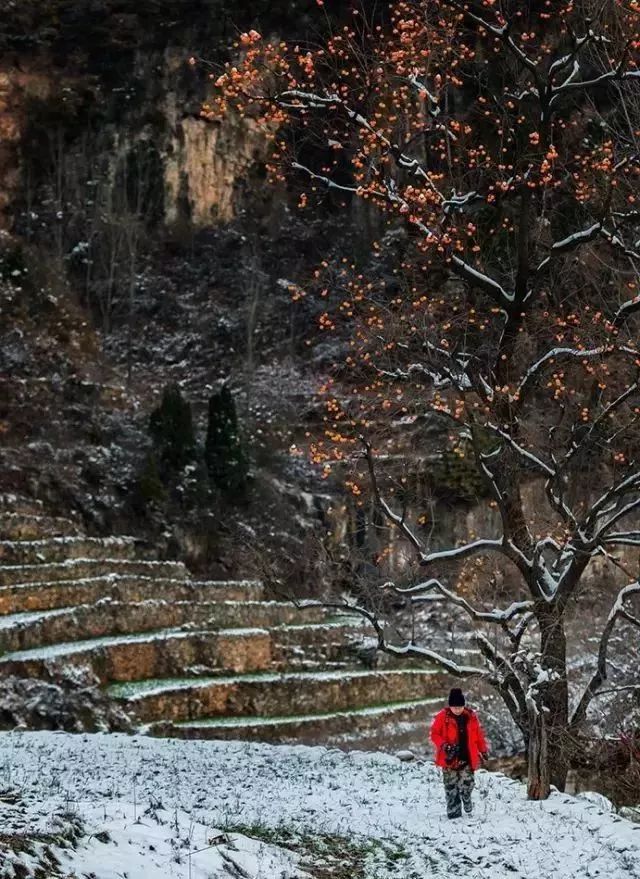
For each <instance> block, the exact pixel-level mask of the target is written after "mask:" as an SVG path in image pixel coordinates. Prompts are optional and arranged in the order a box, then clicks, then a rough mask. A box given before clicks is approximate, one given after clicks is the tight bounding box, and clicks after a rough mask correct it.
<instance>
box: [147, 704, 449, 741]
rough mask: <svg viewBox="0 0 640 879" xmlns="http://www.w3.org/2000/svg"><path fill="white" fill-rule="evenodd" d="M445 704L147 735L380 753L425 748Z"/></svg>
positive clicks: (219, 720) (191, 725)
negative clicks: (438, 713) (304, 745)
mask: <svg viewBox="0 0 640 879" xmlns="http://www.w3.org/2000/svg"><path fill="white" fill-rule="evenodd" d="M442 705H443V700H442V697H441V696H438V697H435V698H429V699H414V700H409V701H405V702H389V703H386V704H383V705H374V706H372V707H368V708H354V709H352V710H351V711H333V712H327V713H324V714H306V715H305V714H302V715H284V716H276V717H215V718H204V719H202V720H187V721H181V722H178V723H165V722H162V721H160V722H158V723H152V724H150V725H149V726H148V727H147V728H146V729H145V731H146V732H148V733H150V734H151V735H158V736H172V737H174V738H184V739H236V740H242V741H253V742H255V741H259V742H273V743H278V744H293V743H296V744H306V745H325V746H333V747H341V748H362V749H365V748H366V749H372V748H374V749H376V750H396V749H398V748H400V747H410V746H413V747H417V748H418V749H422V750H424V749H426V748H427V747H428V738H429V737H428V729H429V724H430V722H431V719H432V717H433V716H434V715H435V714H436V712H437V711H439V710H440V708H441V707H442Z"/></svg>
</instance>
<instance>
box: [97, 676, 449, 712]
mask: <svg viewBox="0 0 640 879" xmlns="http://www.w3.org/2000/svg"><path fill="white" fill-rule="evenodd" d="M448 683H449V679H448V678H447V676H446V675H443V674H442V673H441V672H440V671H438V670H436V669H422V670H419V671H418V670H413V669H412V670H410V671H404V670H403V671H384V672H367V671H365V672H362V671H349V672H343V671H339V672H335V671H334V672H304V673H302V672H301V673H296V674H283V675H278V674H256V675H236V676H231V677H220V678H213V677H205V678H201V679H199V680H197V681H194V680H193V679H192V678H191V679H189V678H174V679H165V680H161V679H156V680H149V681H143V682H138V683H130V684H112V685H111V686H110V687H108V688H107V693H108V694H109V695H110V696H111V697H112V698H115V699H120V700H122V701H123V703H124V705H125V707H126V708H127V709H130V710H131V711H132V712H133V713H134V714H135V716H136V717H137V718H138V719H139V720H140V721H141V722H142V723H151V722H152V721H159V720H165V721H179V720H194V719H197V718H204V717H224V716H225V715H246V716H249V717H255V716H261V717H264V716H268V717H273V716H277V715H283V714H291V713H293V714H311V713H312V712H313V713H326V712H337V711H348V710H352V709H354V708H359V707H361V706H363V705H380V704H381V703H388V702H391V701H410V700H414V699H424V698H426V697H428V696H436V695H440V694H441V693H442V692H444V690H445V687H446V686H447V685H448Z"/></svg>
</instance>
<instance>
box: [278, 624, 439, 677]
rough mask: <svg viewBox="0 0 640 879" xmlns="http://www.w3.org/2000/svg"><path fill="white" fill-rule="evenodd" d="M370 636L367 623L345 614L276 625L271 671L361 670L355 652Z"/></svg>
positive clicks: (360, 663) (359, 661) (360, 664)
mask: <svg viewBox="0 0 640 879" xmlns="http://www.w3.org/2000/svg"><path fill="white" fill-rule="evenodd" d="M369 635H370V627H369V624H368V623H366V622H363V621H362V620H361V619H359V618H354V617H351V616H347V615H346V614H345V615H344V616H339V617H336V618H335V619H333V618H329V619H326V620H323V621H322V622H320V623H299V622H297V621H296V622H294V623H292V624H290V625H287V626H279V627H278V628H275V629H273V642H274V643H273V668H274V670H278V671H282V670H293V669H296V670H299V671H303V670H305V669H306V670H309V671H311V670H313V669H320V668H321V667H323V666H324V667H325V668H330V667H332V666H335V665H339V666H342V667H347V666H351V667H358V668H362V662H361V660H360V659H359V657H358V653H357V650H358V646H359V645H361V644H362V643H363V642H364V641H365V639H366V638H367V636H369ZM423 664H424V663H423Z"/></svg>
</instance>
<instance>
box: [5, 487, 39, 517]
mask: <svg viewBox="0 0 640 879" xmlns="http://www.w3.org/2000/svg"><path fill="white" fill-rule="evenodd" d="M7 512H12V513H20V514H25V515H34V516H42V515H43V514H44V512H45V509H44V505H43V504H42V501H37V500H33V499H32V498H25V497H22V496H21V495H18V494H13V493H11V492H1V493H0V513H3V514H4V513H7Z"/></svg>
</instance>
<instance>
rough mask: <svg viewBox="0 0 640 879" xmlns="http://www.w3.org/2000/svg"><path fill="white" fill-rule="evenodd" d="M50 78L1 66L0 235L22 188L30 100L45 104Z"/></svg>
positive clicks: (7, 227) (7, 225)
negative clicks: (22, 151) (23, 155)
mask: <svg viewBox="0 0 640 879" xmlns="http://www.w3.org/2000/svg"><path fill="white" fill-rule="evenodd" d="M51 88H52V78H51V76H50V74H48V73H47V72H45V71H35V70H29V69H26V70H25V69H21V68H20V67H18V66H17V65H16V66H9V65H7V66H4V65H2V66H0V231H1V232H8V231H9V230H10V228H11V226H12V225H13V216H12V210H13V206H14V203H15V201H16V199H17V198H18V195H19V192H20V187H21V184H22V177H21V156H20V153H21V144H22V138H23V136H24V133H25V129H26V127H27V123H28V117H27V110H26V108H27V103H28V101H29V99H30V98H32V97H37V98H40V99H42V100H45V99H46V98H48V97H49V94H50V92H51Z"/></svg>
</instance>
